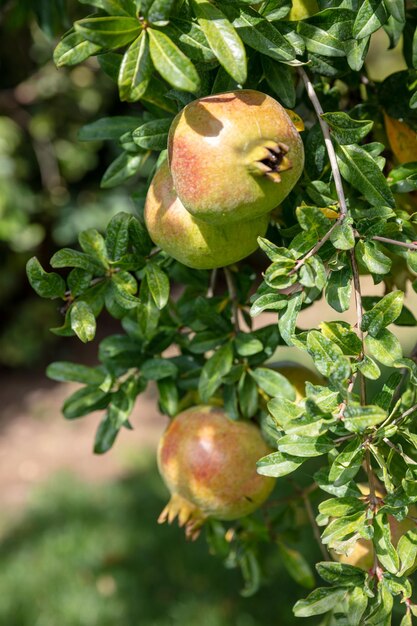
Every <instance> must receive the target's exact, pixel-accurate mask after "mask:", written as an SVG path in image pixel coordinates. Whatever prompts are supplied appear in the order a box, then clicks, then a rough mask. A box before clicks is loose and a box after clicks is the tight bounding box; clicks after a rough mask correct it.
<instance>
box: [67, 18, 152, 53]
mask: <svg viewBox="0 0 417 626" xmlns="http://www.w3.org/2000/svg"><path fill="white" fill-rule="evenodd" d="M74 28H75V30H76V32H78V33H81V34H82V35H83V36H84V37H85V38H86V39H88V41H91V42H92V43H95V44H97V45H98V46H102V47H103V48H108V49H113V48H120V47H122V46H125V45H126V44H128V43H130V42H131V41H132V40H133V39H135V37H137V36H138V35H139V32H140V30H141V25H140V23H139V21H138V20H137V19H136V18H134V17H87V18H85V19H83V20H78V22H75V23H74Z"/></svg>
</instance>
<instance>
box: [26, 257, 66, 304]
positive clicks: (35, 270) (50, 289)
mask: <svg viewBox="0 0 417 626" xmlns="http://www.w3.org/2000/svg"><path fill="white" fill-rule="evenodd" d="M26 273H27V277H28V279H29V282H30V285H31V287H32V289H34V290H35V291H36V293H37V294H38V296H40V297H41V298H51V299H53V298H62V297H63V296H64V294H65V281H64V279H63V278H62V276H60V275H59V274H57V273H56V272H45V270H44V269H43V267H42V265H41V264H40V263H39V261H38V259H37V258H36V257H35V256H34V257H32V258H31V259H29V261H28V262H27V265H26Z"/></svg>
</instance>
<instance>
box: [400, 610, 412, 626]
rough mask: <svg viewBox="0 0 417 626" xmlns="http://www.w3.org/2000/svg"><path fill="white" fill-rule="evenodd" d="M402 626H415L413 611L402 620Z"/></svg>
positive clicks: (408, 612)
mask: <svg viewBox="0 0 417 626" xmlns="http://www.w3.org/2000/svg"><path fill="white" fill-rule="evenodd" d="M400 626H413V620H412V618H411V611H409V610H407V613H406V614H405V615H404V617H403V618H402V620H401V623H400Z"/></svg>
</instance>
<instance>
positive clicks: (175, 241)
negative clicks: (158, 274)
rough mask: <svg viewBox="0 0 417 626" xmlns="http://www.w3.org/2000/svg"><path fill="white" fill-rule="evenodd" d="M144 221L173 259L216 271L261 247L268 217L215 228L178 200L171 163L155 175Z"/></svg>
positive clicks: (149, 191)
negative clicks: (259, 240) (192, 213)
mask: <svg viewBox="0 0 417 626" xmlns="http://www.w3.org/2000/svg"><path fill="white" fill-rule="evenodd" d="M145 222H146V226H147V228H148V231H149V234H150V236H151V239H152V240H153V241H154V243H156V244H157V245H158V246H160V247H161V248H162V250H165V252H167V253H168V254H169V255H170V256H172V257H173V258H174V259H176V260H177V261H180V262H181V263H183V264H184V265H187V266H188V267H192V268H194V269H214V268H215V267H224V266H226V265H231V264H232V263H236V262H237V261H240V260H241V259H243V258H245V257H246V256H248V255H249V254H251V253H252V252H253V251H254V250H256V248H257V247H258V243H257V238H258V237H259V236H261V237H263V236H264V235H265V233H266V229H267V228H268V222H269V215H267V214H265V215H262V216H260V217H258V218H256V219H254V220H249V221H245V222H239V223H238V224H225V225H224V226H221V227H219V226H215V225H214V224H207V222H203V221H201V220H199V219H197V218H195V217H194V216H193V215H191V213H189V212H188V211H187V210H186V209H185V208H184V205H183V204H182V202H181V200H180V199H179V198H178V196H177V194H176V192H175V189H174V185H173V182H172V177H171V174H170V171H169V167H168V163H167V162H166V161H165V163H163V165H162V166H161V167H160V168H159V170H158V171H157V173H156V174H155V176H154V178H153V180H152V182H151V185H150V187H149V190H148V194H147V196H146V203H145Z"/></svg>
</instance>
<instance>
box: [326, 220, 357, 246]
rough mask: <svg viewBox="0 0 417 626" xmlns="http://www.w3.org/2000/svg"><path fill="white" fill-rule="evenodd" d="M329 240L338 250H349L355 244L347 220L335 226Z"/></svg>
mask: <svg viewBox="0 0 417 626" xmlns="http://www.w3.org/2000/svg"><path fill="white" fill-rule="evenodd" d="M330 241H331V242H332V244H333V245H334V247H335V248H337V249H338V250H351V249H352V248H353V247H354V246H355V234H354V232H353V228H352V226H351V225H350V224H348V222H347V220H345V221H344V222H343V223H342V224H339V225H338V226H336V228H335V229H334V230H333V231H332V234H331V235H330Z"/></svg>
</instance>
